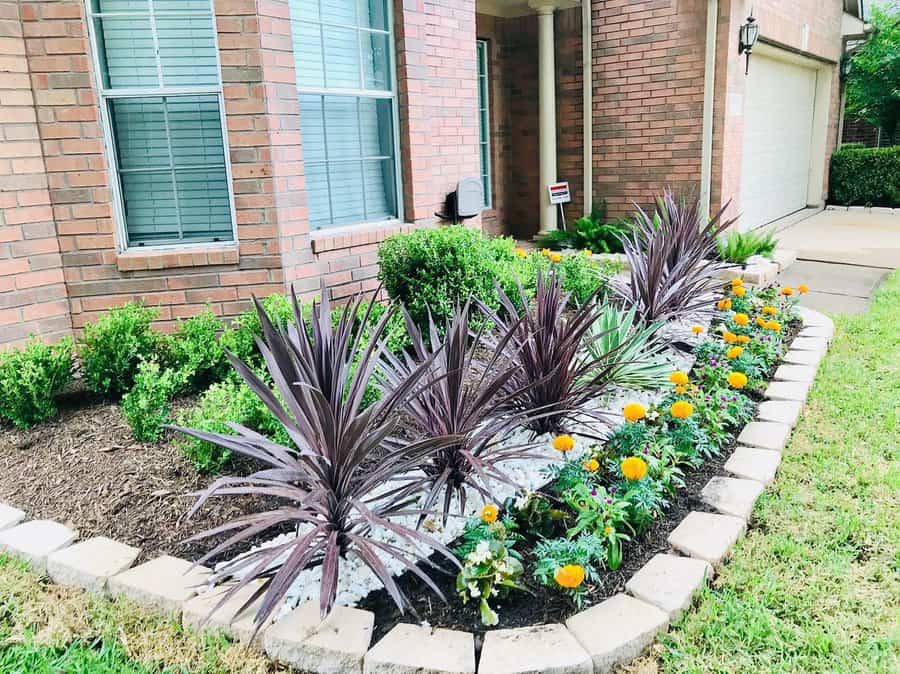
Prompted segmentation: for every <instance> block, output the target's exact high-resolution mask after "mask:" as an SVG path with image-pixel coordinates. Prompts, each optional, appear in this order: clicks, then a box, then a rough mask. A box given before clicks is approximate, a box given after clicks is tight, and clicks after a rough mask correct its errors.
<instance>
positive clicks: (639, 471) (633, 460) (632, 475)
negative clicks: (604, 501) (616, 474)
mask: <svg viewBox="0 0 900 674" xmlns="http://www.w3.org/2000/svg"><path fill="white" fill-rule="evenodd" d="M619 468H621V469H622V475H624V476H625V477H626V478H627V479H629V480H634V481H635V482H636V481H638V480H643V479H644V477H646V475H647V462H646V461H644V460H643V459H642V458H640V457H639V456H629V457H628V458H627V459H624V460H623V461H622V463H621V465H620V466H619Z"/></svg>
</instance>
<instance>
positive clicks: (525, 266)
mask: <svg viewBox="0 0 900 674" xmlns="http://www.w3.org/2000/svg"><path fill="white" fill-rule="evenodd" d="M551 268H553V269H555V270H556V271H557V272H558V273H559V274H560V276H561V277H562V281H563V290H564V291H565V292H567V293H570V294H571V297H570V298H569V302H570V304H571V305H576V306H577V305H580V304H583V303H584V302H585V301H586V300H587V299H588V298H589V297H590V296H591V294H592V293H593V292H594V291H595V290H597V289H598V288H600V287H603V286H605V285H606V284H607V282H608V280H609V278H610V276H612V275H614V274H615V268H616V265H611V264H609V263H598V262H594V261H593V260H591V259H590V258H589V257H588V256H587V255H582V254H581V253H573V254H563V255H562V258H561V259H560V261H559V262H551V261H550V259H549V258H548V257H546V256H544V255H542V254H541V253H538V252H533V253H529V254H528V255H527V256H525V257H521V258H517V259H515V260H514V261H513V262H511V263H509V264H507V265H505V266H504V267H503V268H502V269H501V271H500V273H499V278H498V283H499V284H500V287H501V288H502V289H503V292H505V293H506V295H507V297H510V298H517V297H518V296H519V291H518V289H517V286H516V279H518V281H519V282H520V283H521V284H522V288H523V290H524V291H525V295H526V296H527V297H533V296H534V293H535V285H536V283H537V273H538V271H539V270H540V271H543V272H544V273H546V272H548V271H549V270H550V269H551Z"/></svg>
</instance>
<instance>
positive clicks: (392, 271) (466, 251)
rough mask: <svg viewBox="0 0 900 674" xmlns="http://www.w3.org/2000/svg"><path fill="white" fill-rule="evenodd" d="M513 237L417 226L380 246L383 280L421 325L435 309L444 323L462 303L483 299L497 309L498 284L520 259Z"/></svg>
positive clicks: (390, 292) (392, 294)
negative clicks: (457, 304)
mask: <svg viewBox="0 0 900 674" xmlns="http://www.w3.org/2000/svg"><path fill="white" fill-rule="evenodd" d="M515 257H516V256H515V242H514V241H513V240H512V239H507V238H496V239H488V238H486V237H484V236H483V235H482V234H481V232H479V231H478V230H475V229H469V228H468V227H464V226H450V227H434V228H427V229H417V230H414V231H412V232H410V233H408V234H397V235H395V236H392V237H390V238H388V239H387V240H386V241H385V242H384V243H383V244H382V245H381V247H380V248H379V249H378V261H379V263H380V267H381V270H380V272H379V278H380V279H381V281H382V282H383V283H384V287H385V290H387V293H388V295H390V296H391V298H392V299H396V300H400V301H401V302H403V304H404V305H405V306H406V308H407V310H408V311H409V314H410V316H411V317H412V319H413V320H414V321H415V322H416V324H417V325H419V326H423V327H425V326H427V325H428V311H429V309H430V310H431V314H432V316H434V320H435V323H437V324H438V325H443V324H444V322H445V321H446V320H447V319H448V318H449V317H450V316H451V314H452V313H453V308H454V306H455V305H456V303H457V301H463V302H464V301H465V300H466V298H467V297H477V298H478V299H480V300H482V301H483V302H485V303H486V304H488V305H490V306H493V307H495V308H496V307H497V306H498V300H497V293H496V292H495V291H494V286H495V284H496V283H498V282H500V281H501V279H502V278H504V277H505V275H506V269H508V268H509V266H510V265H511V264H512V263H513V261H514V260H515Z"/></svg>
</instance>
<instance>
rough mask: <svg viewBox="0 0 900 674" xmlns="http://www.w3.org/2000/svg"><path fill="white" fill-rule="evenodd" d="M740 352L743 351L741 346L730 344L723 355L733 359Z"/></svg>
mask: <svg viewBox="0 0 900 674" xmlns="http://www.w3.org/2000/svg"><path fill="white" fill-rule="evenodd" d="M742 353H744V348H743V347H741V346H732V347H731V348H730V349H728V352H727V353H726V354H725V355H726V356H728V358H730V359H731V360H734V359H735V358H737V357H738V356H740V355H741V354H742Z"/></svg>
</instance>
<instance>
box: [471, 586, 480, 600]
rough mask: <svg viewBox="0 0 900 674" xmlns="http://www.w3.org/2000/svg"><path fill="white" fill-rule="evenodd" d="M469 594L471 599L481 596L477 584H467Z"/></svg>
mask: <svg viewBox="0 0 900 674" xmlns="http://www.w3.org/2000/svg"><path fill="white" fill-rule="evenodd" d="M469 594H470V595H472V597H480V596H481V590H479V589H478V584H477V583H469Z"/></svg>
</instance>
